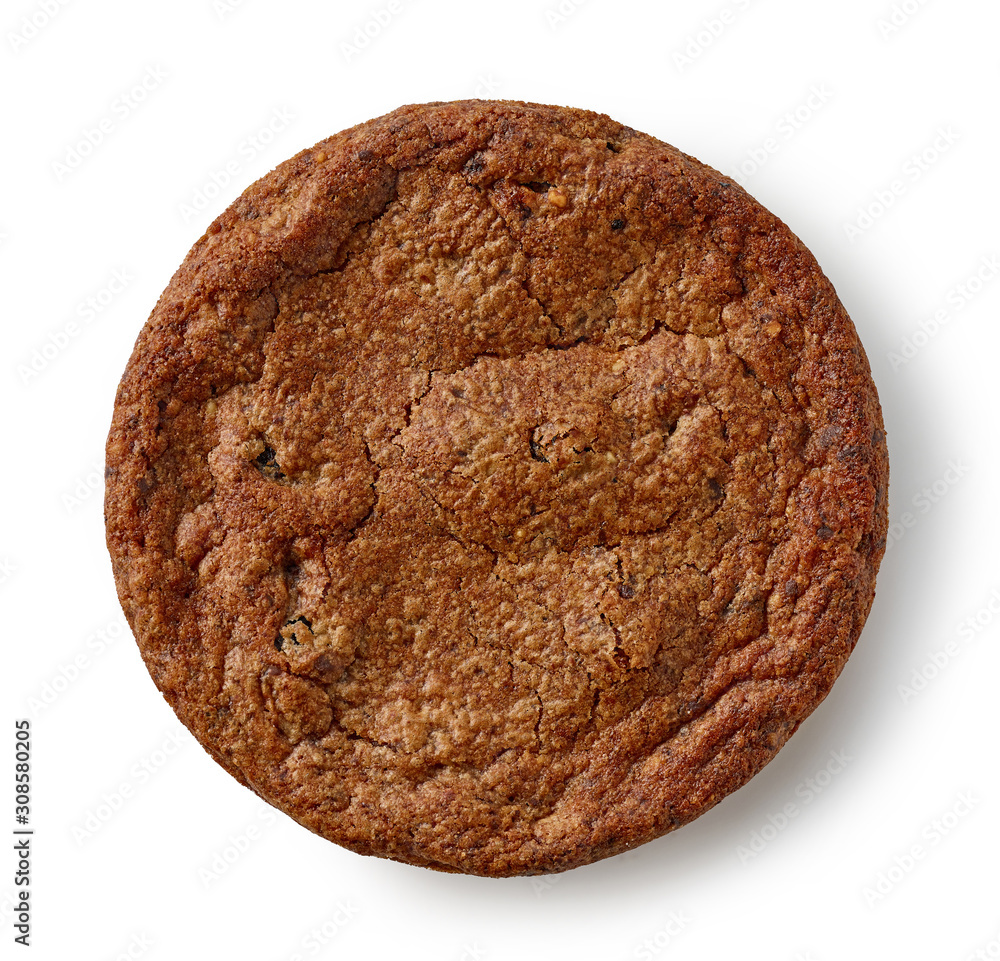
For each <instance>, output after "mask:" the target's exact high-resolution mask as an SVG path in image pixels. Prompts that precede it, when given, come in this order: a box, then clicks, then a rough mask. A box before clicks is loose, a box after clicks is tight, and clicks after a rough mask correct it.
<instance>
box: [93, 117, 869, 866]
mask: <svg viewBox="0 0 1000 961" xmlns="http://www.w3.org/2000/svg"><path fill="white" fill-rule="evenodd" d="M887 482H888V466H887V458H886V445H885V434H884V432H883V425H882V419H881V412H880V409H879V404H878V398H877V395H876V391H875V387H874V385H873V384H872V380H871V375H870V371H869V366H868V362H867V359H866V357H865V354H864V351H863V349H862V347H861V344H860V343H859V340H858V337H857V334H856V332H855V330H854V327H853V325H852V323H851V321H850V319H849V318H848V316H847V314H846V313H845V311H844V309H843V307H842V306H841V304H840V302H839V301H838V299H837V297H836V294H835V293H834V290H833V288H832V287H831V285H830V283H829V281H828V280H827V279H826V278H825V276H824V275H823V273H822V272H821V271H820V269H819V267H818V266H817V264H816V263H815V261H814V259H813V258H812V256H811V255H810V254H809V253H808V251H807V250H806V249H805V248H804V247H803V245H802V244H801V243H800V241H799V240H798V239H797V238H796V237H795V236H794V235H793V234H792V233H791V232H790V231H789V230H788V229H787V228H786V227H785V226H784V225H783V224H782V223H781V222H780V221H779V220H778V219H777V218H775V217H774V216H773V215H772V214H770V213H768V212H767V211H766V210H764V209H763V208H762V207H761V206H760V205H759V204H757V203H756V202H755V201H754V200H753V199H752V198H750V197H749V196H748V195H747V194H746V193H745V192H744V191H743V190H741V189H740V188H739V187H738V186H737V185H735V184H734V183H733V182H732V181H731V180H729V179H727V178H725V177H723V176H721V175H720V174H718V173H717V172H716V171H714V170H712V169H710V168H708V167H706V166H704V165H702V164H700V163H698V162H697V161H695V160H693V159H692V158H690V157H688V156H686V155H684V154H682V153H680V152H679V151H677V150H675V149H674V148H673V147H670V146H668V145H666V144H664V143H662V142H660V141H658V140H656V139H654V138H652V137H650V136H647V135H644V134H641V133H637V132H636V131H634V130H631V129H629V128H627V127H624V126H622V125H621V124H618V123H615V122H613V121H612V120H610V119H609V118H608V117H605V116H602V115H599V114H594V113H589V112H586V111H581V110H574V109H568V108H561V107H549V106H539V105H533V104H523V103H510V102H487V101H468V102H458V103H443V104H426V105H418V106H409V107H403V108H400V109H399V110H396V111H393V112H392V113H390V114H387V115H386V116H384V117H380V118H378V119H375V120H372V121H370V122H368V123H365V124H361V125H360V126H357V127H354V128H352V129H350V130H347V131H344V132H342V133H340V134H337V135H336V136H334V137H331V138H329V139H328V140H325V141H323V142H321V143H319V144H317V145H316V146H315V147H313V148H311V149H309V150H305V151H303V152H302V153H300V154H298V155H297V156H295V157H293V158H292V159H291V160H288V161H287V162H285V163H284V164H282V165H281V166H279V167H278V168H276V169H275V170H274V171H272V172H271V173H270V174H268V175H267V176H266V177H264V178H263V179H261V180H260V181H258V182H257V183H255V184H253V185H252V186H250V187H249V188H248V189H247V190H246V191H245V192H244V194H243V195H242V196H241V197H240V198H239V199H238V200H237V201H236V202H235V203H234V204H233V205H232V206H231V207H230V208H229V209H228V210H226V211H225V212H224V213H223V214H222V215H221V216H220V217H219V218H218V219H217V220H216V221H215V222H214V223H213V224H212V225H211V227H210V228H209V229H208V231H207V233H206V234H205V236H203V237H202V238H201V239H200V240H199V241H198V242H197V243H196V244H195V246H194V248H193V249H192V250H191V252H190V253H189V254H188V256H187V258H186V259H185V261H184V263H183V264H182V265H181V267H180V268H179V269H178V271H177V272H176V274H175V275H174V277H173V279H172V280H171V282H170V284H169V286H168V287H167V289H166V290H165V291H164V293H163V295H162V296H161V298H160V300H159V302H158V303H157V305H156V307H155V309H154V310H153V313H152V315H151V316H150V318H149V321H148V322H147V324H146V325H145V327H144V328H143V330H142V332H141V333H140V335H139V339H138V341H137V343H136V346H135V350H134V352H133V354H132V357H131V359H130V361H129V363H128V367H127V369H126V371H125V374H124V377H123V379H122V382H121V385H120V388H119V391H118V395H117V399H116V403H115V410H114V417H113V423H112V427H111V432H110V436H109V438H108V446H107V495H106V520H107V540H108V547H109V550H110V553H111V558H112V562H113V568H114V575H115V580H116V584H117V588H118V593H119V597H120V599H121V603H122V606H123V608H124V611H125V613H126V615H127V617H128V620H129V623H130V624H131V626H132V629H133V631H134V633H135V636H136V639H137V641H138V644H139V647H140V649H141V651H142V655H143V657H144V659H145V662H146V665H147V667H148V669H149V672H150V674H151V675H152V677H153V679H154V681H155V682H156V684H157V686H158V687H159V689H160V690H161V691H162V692H163V695H164V697H165V698H166V699H167V701H168V702H169V703H170V705H171V706H172V707H173V709H174V710H175V711H176V713H177V715H178V717H179V718H180V719H181V721H183V723H184V724H185V725H187V727H188V728H190V730H191V731H192V732H193V733H194V734H195V736H196V737H197V738H198V739H199V741H200V742H201V743H202V744H203V745H204V746H205V748H206V749H207V750H208V751H210V752H211V754H212V756H213V757H215V759H216V760H217V761H218V762H219V763H220V764H221V765H222V766H223V767H225V768H226V769H227V770H228V771H229V772H230V773H231V774H232V775H233V776H234V777H236V778H237V779H238V780H240V781H241V782H242V783H243V784H245V785H247V786H249V787H250V788H252V789H253V790H254V791H255V792H256V793H257V794H259V795H260V797H262V798H264V799H265V800H266V801H268V802H269V803H271V804H273V805H275V806H276V807H278V808H280V809H281V810H283V811H285V812H287V813H288V814H289V815H291V816H292V817H293V818H295V819H296V820H297V821H299V822H300V823H301V824H303V825H305V826H306V827H308V828H310V829H311V830H313V831H315V832H317V833H318V834H321V835H323V836H324V837H327V838H329V839H330V840H332V841H335V842H337V843H338V844H342V845H345V846H347V847H349V848H351V849H353V850H355V851H358V852H360V853H364V854H374V855H380V856H383V857H389V858H395V859H398V860H401V861H406V862H409V863H411V864H418V865H425V866H427V867H431V868H436V869H439V870H445V871H460V872H466V873H471V874H481V875H489V876H506V875H518V874H534V873H540V872H551V871H561V870H565V869H567V868H571V867H575V866H577V865H581V864H585V863H587V862H590V861H594V860H596V859H599V858H603V857H607V856H609V855H612V854H615V853H618V852H620V851H623V850H626V849H628V848H632V847H634V846H636V845H638V844H641V843H643V842H645V841H648V840H650V839H652V838H655V837H657V836H659V835H662V834H663V833H665V832H667V831H669V830H671V829H672V828H675V827H677V826H679V825H681V824H684V823H686V822H688V821H690V820H692V819H693V818H695V817H697V816H698V815H699V814H701V813H703V812H704V811H706V810H707V809H708V808H710V807H711V806H712V805H714V804H715V803H717V802H718V801H719V800H721V799H722V798H723V797H724V796H725V795H727V794H728V793H730V792H731V791H733V790H735V789H736V788H738V787H740V785H742V784H743V783H745V782H746V781H747V780H748V779H749V778H750V777H751V776H752V775H753V774H755V773H756V772H757V771H759V770H760V769H761V767H763V765H764V764H766V763H767V762H768V761H769V760H770V759H771V758H772V757H773V756H774V754H775V753H776V752H777V751H778V749H779V748H780V747H781V746H782V744H784V742H785V741H786V740H787V739H788V737H789V736H790V735H791V734H792V733H793V732H794V730H795V729H796V728H797V727H798V725H799V724H800V723H801V721H802V720H803V719H804V718H805V717H806V716H807V715H808V714H809V713H810V712H811V711H812V710H813V709H814V708H815V707H816V705H817V704H818V703H819V702H820V701H821V700H822V699H823V698H824V697H825V695H826V694H827V692H828V691H829V689H830V686H831V685H832V683H833V682H834V680H835V679H836V677H837V675H838V674H839V673H840V671H841V669H842V668H843V666H844V663H845V661H846V659H847V657H848V655H849V654H850V652H851V650H852V648H853V647H854V644H855V642H856V641H857V639H858V636H859V634H860V632H861V628H862V625H863V623H864V621H865V618H866V616H867V614H868V610H869V608H870V606H871V602H872V599H873V596H874V582H875V574H876V570H877V568H878V564H879V561H880V559H881V556H882V553H883V550H884V547H885V533H886V486H887Z"/></svg>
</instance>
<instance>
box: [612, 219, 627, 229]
mask: <svg viewBox="0 0 1000 961" xmlns="http://www.w3.org/2000/svg"><path fill="white" fill-rule="evenodd" d="M624 226H625V221H624V220H622V219H621V217H615V219H614V220H612V221H611V229H612V230H621V229H622V227H624Z"/></svg>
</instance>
